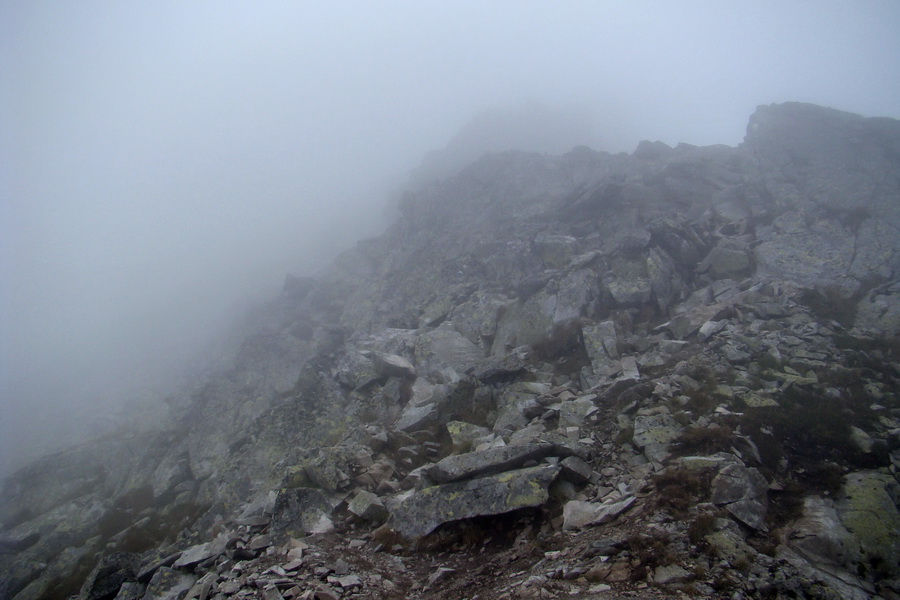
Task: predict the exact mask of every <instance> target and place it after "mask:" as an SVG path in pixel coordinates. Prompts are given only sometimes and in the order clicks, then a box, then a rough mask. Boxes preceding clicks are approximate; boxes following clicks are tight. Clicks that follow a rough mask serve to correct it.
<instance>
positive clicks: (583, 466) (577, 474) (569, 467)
mask: <svg viewBox="0 0 900 600" xmlns="http://www.w3.org/2000/svg"><path fill="white" fill-rule="evenodd" d="M559 466H560V467H562V471H561V472H560V477H563V478H565V479H566V480H568V481H571V482H572V483H575V484H582V483H587V482H588V481H590V480H591V477H592V476H593V475H594V471H593V469H591V466H590V465H589V464H587V463H586V462H584V461H583V460H581V459H580V458H578V457H577V456H568V457H566V458H564V459H563V460H562V462H560V463H559Z"/></svg>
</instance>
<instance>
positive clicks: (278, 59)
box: [0, 0, 900, 470]
mask: <svg viewBox="0 0 900 600" xmlns="http://www.w3.org/2000/svg"><path fill="white" fill-rule="evenodd" d="M898 31H900V2H897V1H895V0H885V1H881V2H874V1H854V2H849V1H842V2H831V1H826V0H815V1H797V0H793V1H790V2H783V1H779V2H764V1H755V2H737V1H734V2H727V1H721V0H716V1H710V2H668V1H667V2H662V1H659V2H634V1H629V2H624V1H622V2H602V1H599V0H595V1H590V2H575V1H566V2H530V1H526V0H515V1H504V2H500V1H491V2H486V1H478V2H464V1H460V0H453V1H444V2H423V1H412V0H409V1H405V2H369V1H366V2H299V1H285V2H266V1H254V2H228V1H222V0H218V1H209V2H201V1H192V2H184V1H177V2H176V1H167V0H154V1H153V2H119V1H113V0H109V1H96V0H80V1H78V2H66V1H62V0H59V1H53V2H49V1H42V0H4V1H3V2H2V3H0V344H2V345H0V404H2V409H3V410H2V413H3V414H2V416H0V436H2V439H0V453H5V455H6V456H7V457H8V456H9V455H10V452H11V448H12V447H13V446H16V447H24V446H23V444H24V445H27V443H26V442H24V441H23V440H25V439H26V438H29V437H32V438H34V439H47V438H53V439H58V438H59V431H60V423H69V422H74V421H70V419H74V418H75V417H74V416H73V415H77V414H83V413H84V412H85V407H107V406H111V405H116V404H118V403H120V402H122V401H125V400H127V399H128V398H129V397H131V396H134V395H137V394H139V393H146V392H147V389H148V386H147V382H148V381H152V382H156V381H159V382H161V383H160V384H159V385H158V386H156V387H154V386H152V385H151V386H149V388H152V389H151V392H150V393H151V395H152V394H153V393H156V392H155V391H153V390H155V389H159V390H164V388H165V379H166V373H168V372H169V371H168V370H169V369H171V368H172V363H173V362H178V361H180V360H182V359H183V358H184V357H185V356H187V355H189V354H190V353H191V352H194V351H195V350H196V348H197V347H198V343H200V342H201V341H202V340H203V339H204V338H205V336H207V335H208V333H209V332H211V331H213V330H214V329H215V328H216V327H217V326H218V324H219V323H220V322H221V321H222V319H223V318H224V317H225V316H227V315H230V314H231V312H232V311H233V310H235V308H236V307H239V306H241V305H243V304H244V303H245V302H247V301H251V300H259V299H261V298H264V297H266V296H267V295H269V294H271V293H273V291H274V290H277V289H278V287H279V285H280V283H281V281H282V279H283V277H284V274H285V273H286V272H294V273H298V274H305V273H308V272H312V271H313V270H315V269H316V268H317V266H318V265H320V264H322V262H323V261H324V260H326V259H327V258H328V257H331V256H333V255H334V254H335V253H336V252H338V251H340V250H343V249H345V248H347V247H349V246H350V245H351V244H352V243H353V241H354V240H355V239H357V238H359V237H360V236H370V235H375V234H377V233H378V232H379V231H380V230H381V229H382V228H383V227H384V222H383V221H382V220H381V219H382V216H383V215H384V214H385V211H384V205H385V204H386V198H387V194H388V192H389V191H390V190H391V189H392V188H394V187H395V186H397V185H398V184H399V182H401V181H402V180H403V178H404V177H405V175H406V174H408V172H409V171H410V170H411V169H412V168H414V167H415V166H417V165H418V164H419V163H420V162H421V160H422V157H423V155H424V154H425V153H426V152H427V151H429V150H434V149H440V148H442V147H444V146H445V145H446V144H447V143H448V142H449V141H450V139H451V138H452V137H453V135H454V134H455V132H457V131H458V130H459V129H460V128H461V127H462V126H463V125H465V124H466V123H467V122H469V121H470V120H471V119H472V118H473V117H475V116H476V115H478V114H480V113H482V112H483V111H485V110H487V109H492V108H498V107H500V108H503V107H514V108H515V107H522V106H526V105H527V106H543V107H549V110H550V111H551V112H552V111H557V113H556V114H569V115H576V116H573V117H572V118H571V119H569V120H568V121H566V120H565V119H563V120H562V121H559V122H560V123H563V122H564V123H565V126H564V127H562V128H561V129H560V131H561V133H560V135H559V136H556V137H554V138H553V139H550V138H549V136H548V137H546V139H544V143H543V144H541V143H540V142H539V141H535V140H534V139H532V140H531V141H530V142H529V141H527V137H526V138H525V139H526V141H525V142H521V140H519V142H520V143H524V144H525V145H529V143H530V144H531V145H532V146H534V147H533V148H530V149H535V150H547V151H554V152H561V151H565V150H566V149H568V148H569V147H571V146H574V145H577V144H588V145H591V146H593V147H596V148H598V149H608V150H615V151H621V150H625V151H631V150H632V149H633V148H634V146H635V145H636V143H637V142H638V141H639V140H641V139H660V140H663V141H665V142H667V143H670V144H675V143H677V142H680V141H684V142H689V143H694V144H713V143H725V144H731V145H734V144H737V143H739V142H740V141H741V139H742V137H743V134H744V128H745V125H746V122H747V118H748V117H749V115H750V114H751V113H752V111H753V110H754V108H755V107H756V106H757V105H759V104H769V103H773V102H783V101H789V100H799V101H807V102H815V103H819V104H824V105H828V106H833V107H835V108H840V109H843V110H848V111H852V112H858V113H862V114H865V115H869V116H876V115H877V116H891V117H900V77H898V76H897V74H898V73H900V35H898V34H897V32H898ZM562 129H565V131H562ZM541 135H543V134H541ZM137 389H140V390H142V391H141V392H138V391H136V390H137ZM159 393H162V391H160V392H159ZM54 419H55V421H54ZM51 421H53V422H54V424H53V425H52V426H51ZM42 422H44V423H45V424H46V425H47V426H46V427H42V426H41V423H42ZM3 464H4V463H3V460H2V457H0V470H2V468H3Z"/></svg>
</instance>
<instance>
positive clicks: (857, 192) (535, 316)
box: [0, 103, 900, 600]
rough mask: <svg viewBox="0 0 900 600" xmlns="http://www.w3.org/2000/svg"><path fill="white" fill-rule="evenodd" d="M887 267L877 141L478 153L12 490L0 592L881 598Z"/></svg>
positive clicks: (894, 292) (1, 512)
mask: <svg viewBox="0 0 900 600" xmlns="http://www.w3.org/2000/svg"><path fill="white" fill-rule="evenodd" d="M898 274H900V123H898V122H897V121H893V120H890V119H865V118H862V117H858V116H856V115H850V114H847V113H842V112H839V111H835V110H831V109H825V108H821V107H816V106H812V105H804V104H793V103H789V104H782V105H773V106H764V107H760V108H759V109H758V110H757V112H756V113H755V114H754V115H753V116H752V117H751V120H750V124H749V126H748V131H747V137H746V138H745V141H744V143H743V144H741V145H740V146H739V147H737V148H731V147H725V146H714V147H702V148H701V147H693V146H687V145H679V146H678V147H676V148H671V147H669V146H666V145H665V144H661V143H659V142H656V143H651V142H643V143H641V144H640V145H639V146H638V148H637V150H636V151H635V152H634V153H633V154H631V155H624V154H620V155H609V154H606V153H599V152H594V151H591V150H589V149H587V148H576V149H574V150H573V151H572V152H570V153H568V154H566V155H563V156H540V155H534V154H526V153H517V152H509V153H501V154H493V155H487V156H485V157H484V158H483V159H482V160H480V161H479V162H477V163H475V164H473V165H472V166H471V167H469V168H468V169H466V170H464V171H463V172H462V173H460V174H459V175H458V176H455V177H453V178H450V179H447V180H444V181H441V182H437V183H434V184H429V185H427V186H426V187H423V188H421V189H418V190H415V191H412V192H410V193H408V194H407V196H406V197H405V198H404V201H403V206H402V216H401V217H400V219H399V220H398V221H397V223H395V224H394V225H393V226H392V227H391V228H390V229H389V230H388V231H387V232H386V233H385V234H384V235H383V236H381V237H379V238H377V239H374V240H368V241H365V242H361V243H360V244H359V245H358V247H357V248H356V249H355V250H353V251H350V252H348V253H346V254H345V255H343V256H342V257H341V258H340V259H339V260H338V261H337V262H336V264H334V265H333V266H332V268H330V269H329V270H327V271H326V272H324V273H322V274H320V275H319V276H317V277H315V278H297V277H289V278H288V279H287V281H286V282H285V289H284V292H283V293H282V295H281V297H279V298H277V299H275V300H274V301H273V302H272V303H271V305H269V306H268V307H266V310H265V311H262V312H261V313H260V315H259V326H258V328H257V331H256V332H255V333H254V334H253V335H251V336H249V337H247V339H246V340H245V341H244V342H243V344H242V345H241V347H240V350H239V352H238V353H237V355H236V357H235V360H234V362H233V365H232V366H231V368H230V369H228V370H225V371H222V372H221V373H218V374H216V375H214V376H212V377H210V378H208V379H207V380H205V381H203V382H200V383H199V384H198V386H197V387H196V388H195V389H192V390H190V391H186V392H185V393H183V394H182V395H180V396H178V397H173V398H170V399H169V405H170V406H171V409H172V415H171V420H170V423H169V425H168V426H167V427H166V428H164V429H163V430H162V431H159V432H157V433H152V434H149V433H144V434H132V435H130V436H126V435H122V436H110V437H107V438H105V439H102V440H98V441H96V442H93V443H91V444H86V445H84V446H81V447H79V448H75V449H72V450H69V451H67V452H63V453H59V454H57V455H53V456H49V457H46V458H44V459H42V460H40V461H37V462H36V463H34V464H33V465H30V466H28V467H26V468H25V469H22V470H21V471H19V472H18V473H16V474H15V475H13V476H12V477H10V478H9V479H8V480H7V481H6V482H5V484H4V488H3V492H2V498H0V500H2V502H0V505H2V506H0V522H2V528H0V529H2V533H0V553H3V557H2V560H0V565H2V566H0V598H2V599H4V600H5V599H7V598H10V599H11V598H15V599H17V600H25V599H30V598H65V597H69V596H71V595H77V596H78V597H79V598H84V599H85V600H100V599H106V598H109V599H112V598H119V599H122V600H124V599H126V598H134V599H138V598H143V599H146V600H155V599H157V598H159V599H162V598H166V599H168V598H172V599H179V600H180V599H183V598H187V599H193V598H200V599H201V600H207V599H209V598H218V599H222V600H224V599H225V598H231V597H235V598H249V597H254V598H255V597H263V598H266V599H268V600H278V599H279V598H284V599H291V598H319V599H321V598H345V597H354V596H355V597H365V598H476V597H477V598H530V597H535V598H553V597H576V598H614V597H622V596H628V597H636V598H640V597H646V598H650V597H722V598H775V597H810V598H870V597H880V598H900V568H898V566H897V565H898V564H900V512H898V508H897V506H898V503H900V485H898V479H897V469H898V467H900V406H898V402H897V400H898V382H900V358H898V356H900V354H898V350H900V347H898V344H897V339H898V336H900V280H898V276H900V275H898Z"/></svg>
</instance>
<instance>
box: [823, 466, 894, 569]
mask: <svg viewBox="0 0 900 600" xmlns="http://www.w3.org/2000/svg"><path fill="white" fill-rule="evenodd" d="M898 499H900V485H898V484H897V481H896V479H894V477H892V476H891V475H888V474H886V473H879V472H877V471H859V472H856V473H850V474H848V475H847V476H846V477H845V481H844V493H843V496H842V498H841V499H840V500H839V501H838V502H837V505H836V507H837V510H838V514H839V515H840V518H841V522H842V523H843V524H844V527H846V528H847V530H848V531H850V532H851V533H852V534H853V535H854V536H855V537H856V539H857V540H858V541H859V547H860V550H861V551H862V552H863V553H864V555H865V556H866V559H867V561H868V562H869V564H872V565H880V569H882V570H883V572H884V573H885V574H887V575H890V576H894V577H896V576H897V575H900V511H898V509H897V500H898Z"/></svg>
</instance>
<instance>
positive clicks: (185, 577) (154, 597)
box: [144, 567, 197, 600]
mask: <svg viewBox="0 0 900 600" xmlns="http://www.w3.org/2000/svg"><path fill="white" fill-rule="evenodd" d="M196 581H197V577H196V576H194V575H191V574H189V573H185V572H184V571H180V570H176V569H170V568H169V567H162V568H161V569H159V570H158V571H157V572H156V574H154V575H153V578H152V579H151V580H150V583H148V584H147V591H146V593H145V594H144V600H181V598H183V597H184V596H185V594H187V592H188V590H190V589H191V588H192V587H194V583H195V582H196Z"/></svg>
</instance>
